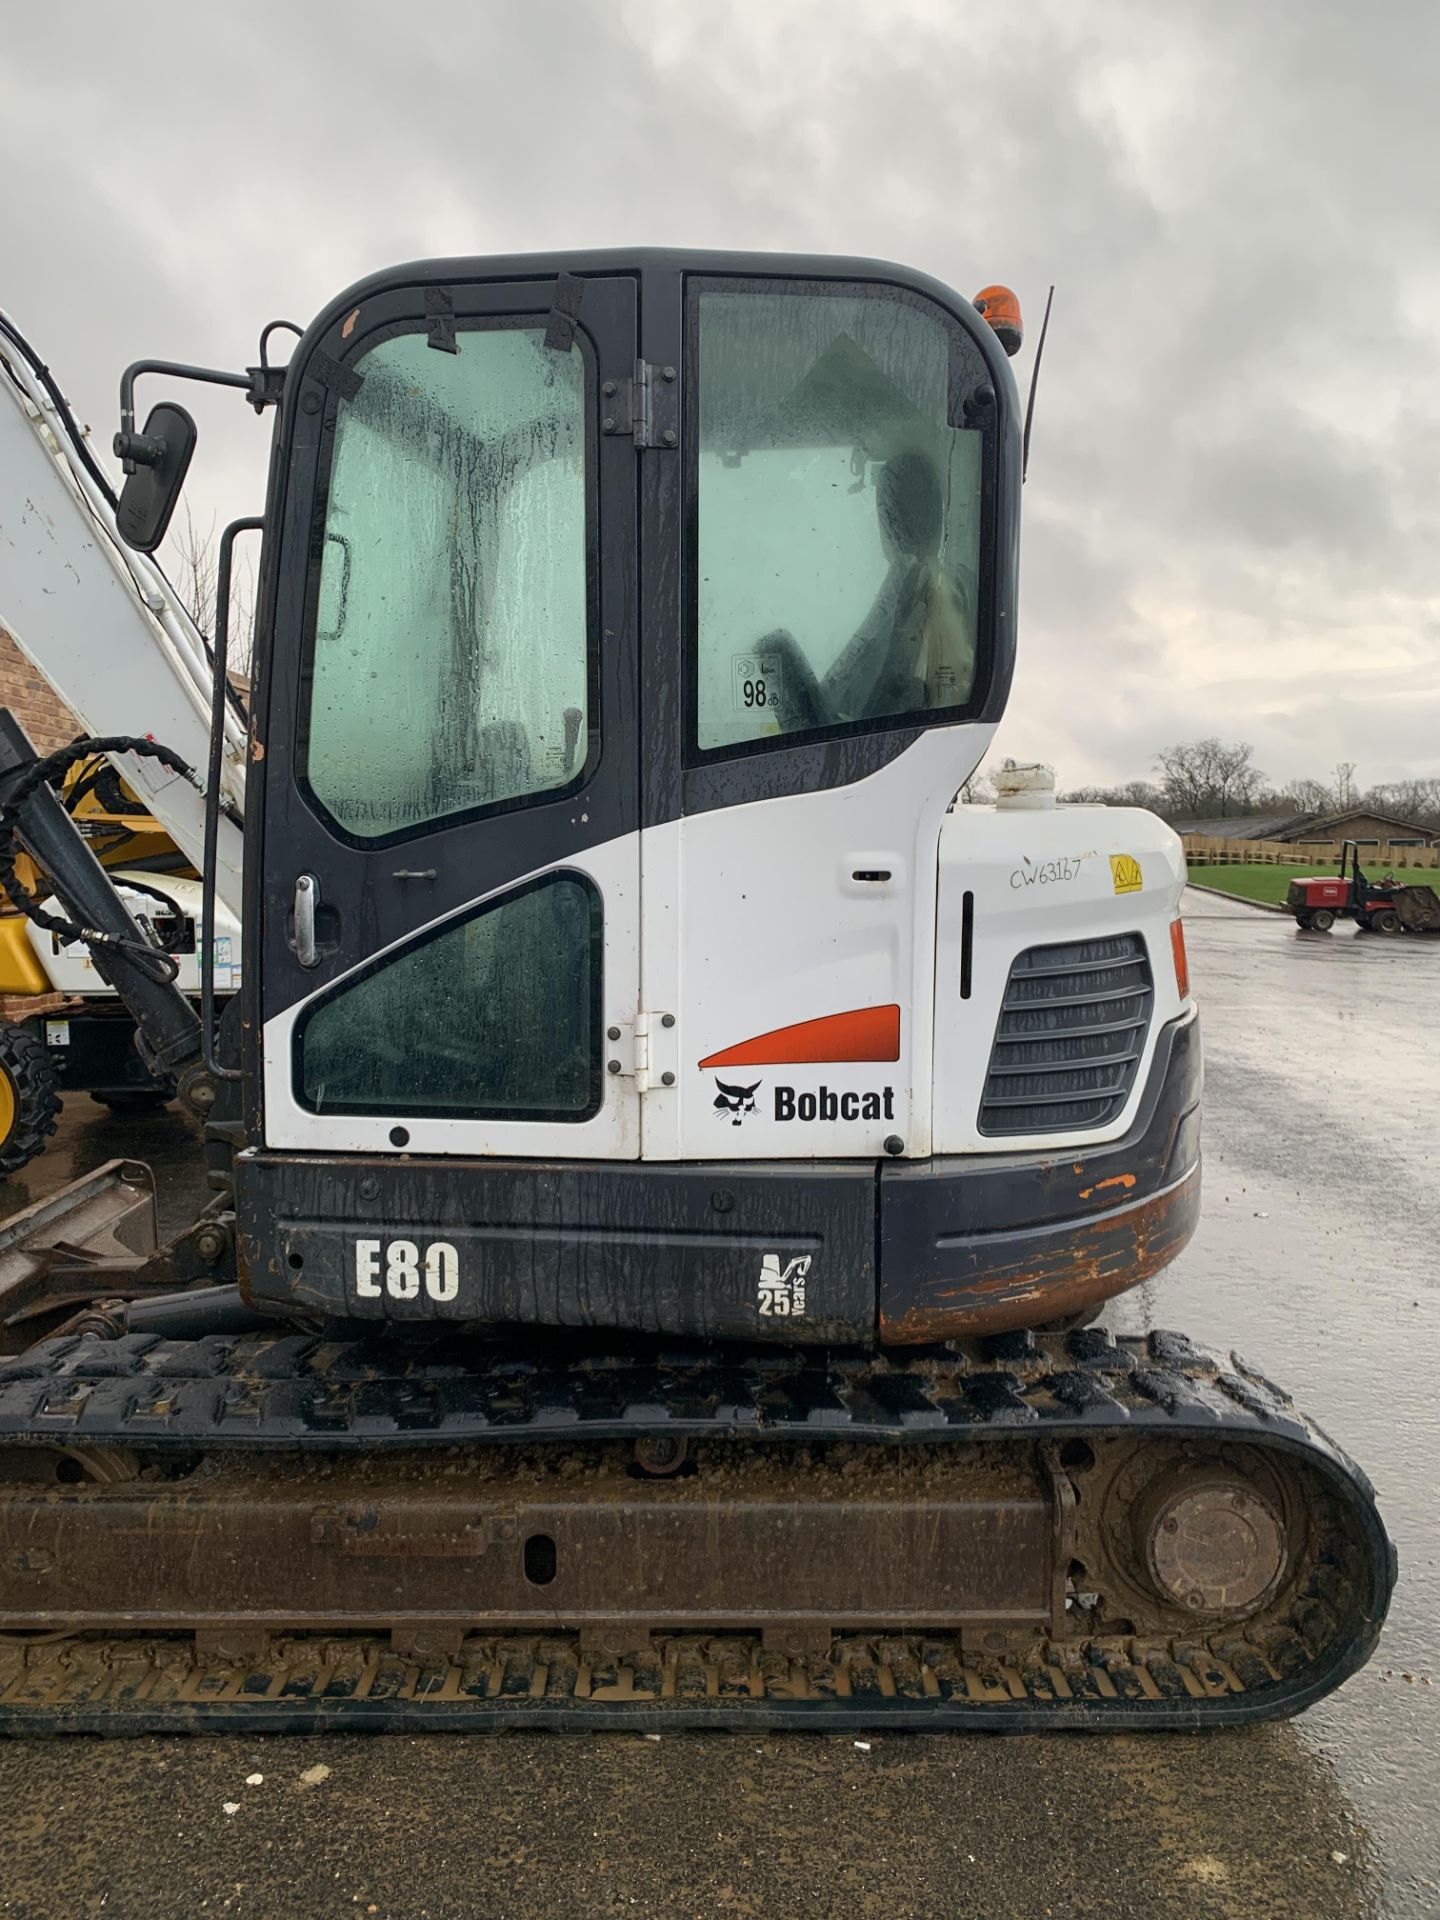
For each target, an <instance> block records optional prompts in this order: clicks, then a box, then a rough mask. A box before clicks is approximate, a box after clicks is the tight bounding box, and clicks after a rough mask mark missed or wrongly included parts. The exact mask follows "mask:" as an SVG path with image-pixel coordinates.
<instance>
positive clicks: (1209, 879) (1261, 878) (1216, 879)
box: [1190, 860, 1335, 906]
mask: <svg viewBox="0 0 1440 1920" xmlns="http://www.w3.org/2000/svg"><path fill="white" fill-rule="evenodd" d="M1334 871H1335V863H1334V861H1333V860H1332V861H1329V862H1328V863H1327V864H1326V865H1324V866H1320V867H1317V866H1303V867H1289V866H1285V867H1261V866H1254V867H1191V869H1190V884H1191V886H1192V887H1216V888H1218V889H1219V891H1220V892H1221V893H1243V894H1244V896H1245V898H1246V899H1247V900H1269V901H1271V902H1272V903H1273V904H1275V905H1277V906H1283V905H1284V904H1285V892H1286V889H1287V888H1288V887H1289V885H1290V882H1291V881H1292V880H1297V879H1299V878H1300V877H1301V876H1302V875H1304V874H1310V873H1334Z"/></svg>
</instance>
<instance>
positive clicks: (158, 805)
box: [0, 346, 246, 914]
mask: <svg viewBox="0 0 1440 1920" xmlns="http://www.w3.org/2000/svg"><path fill="white" fill-rule="evenodd" d="M6 352H7V357H11V361H12V363H11V369H10V371H8V372H7V371H6V369H5V368H4V367H3V366H0V394H3V396H4V398H3V401H0V622H3V624H4V626H5V627H6V628H7V629H8V630H9V632H10V633H11V635H12V636H13V638H14V639H15V642H16V644H17V645H18V646H19V647H20V649H21V650H22V652H23V653H24V654H25V655H26V657H27V658H28V659H29V660H31V661H32V662H33V663H34V665H35V666H36V667H37V668H38V669H39V671H40V672H41V673H43V674H44V676H45V678H46V679H47V680H48V681H49V682H50V684H51V686H53V687H54V689H55V691H56V692H57V693H58V694H59V695H60V697H61V699H62V700H63V701H64V702H65V704H66V705H67V706H68V707H70V708H71V710H72V711H73V712H74V713H76V714H78V716H79V717H80V719H81V721H82V722H83V723H84V725H85V727H86V728H87V729H88V731H90V732H91V733H93V734H97V735H100V734H134V735H139V736H148V737H149V738H151V739H154V740H157V741H159V742H161V743H162V744H163V745H165V746H167V747H172V748H174V750H175V752H176V753H178V754H181V755H182V756H183V757H184V758H185V759H186V760H188V761H189V763H190V764H191V766H193V767H194V768H195V769H196V770H197V772H199V773H200V774H201V775H202V776H203V774H204V771H205V766H206V760H207V756H208V751H209V739H210V685H211V676H210V670H209V664H208V661H207V658H206V652H205V644H204V641H203V640H202V638H201V636H200V633H199V631H198V629H197V628H196V626H195V623H194V621H193V620H192V619H191V618H190V615H189V614H188V613H187V612H186V610H185V608H184V607H183V606H182V605H181V604H180V602H179V599H178V597H177V595H176V594H175V592H174V590H173V588H172V587H171V586H170V584H169V582H168V581H167V580H166V579H165V577H164V575H163V574H162V573H161V572H160V570H159V568H158V567H156V566H154V565H153V564H152V563H151V562H150V561H148V560H147V559H146V558H145V557H144V555H143V554H138V553H134V552H132V551H131V550H130V549H129V548H127V547H125V546H124V545H123V543H122V542H121V540H120V538H119V535H118V534H117V532H116V530H115V517H114V513H113V511H112V509H111V507H110V503H109V502H108V501H107V500H106V498H105V496H104V494H103V493H102V492H101V490H100V489H99V488H98V487H97V486H96V485H95V482H94V480H93V479H92V478H91V476H90V475H89V474H88V473H87V472H86V471H85V470H84V468H83V466H81V464H80V462H79V461H78V460H77V459H75V458H74V457H73V456H72V455H71V453H70V452H69V442H68V439H67V437H66V434H65V432H64V429H63V427H62V426H61V424H60V422H59V420H58V418H57V417H56V414H55V409H54V405H53V403H52V402H51V400H50V398H49V396H48V395H47V394H46V392H45V390H44V388H43V386H42V385H41V384H40V383H39V381H38V380H36V379H35V377H34V375H33V372H32V371H31V369H30V368H29V367H28V366H27V365H26V364H25V362H24V360H23V358H21V357H20V356H19V355H18V354H14V355H13V357H12V354H11V349H9V348H8V346H7V349H6ZM245 752H246V744H245V733H244V728H243V727H242V725H241V723H240V722H239V720H238V719H237V718H236V717H235V715H234V714H233V713H231V714H229V715H228V716H227V722H226V739H225V758H224V762H223V766H222V775H221V778H222V784H223V787H224V791H225V793H226V795H227V796H228V798H229V799H230V800H231V801H232V802H233V803H234V804H235V806H236V807H237V808H239V809H242V810H243V806H244V798H245ZM115 764H116V766H117V767H118V768H119V770H120V772H121V773H122V774H123V776H124V778H125V779H126V780H127V781H128V782H129V784H130V786H131V787H132V788H133V790H134V791H135V792H136V793H137V794H138V795H139V796H140V798H141V799H142V800H143V801H144V802H145V804H146V806H147V807H148V808H149V809H150V811H151V812H152V813H153V814H154V816H155V818H156V819H157V820H158V821H159V822H160V823H161V825H162V826H163V827H164V828H165V830H166V832H167V833H169V835H170V836H171V838H172V839H173V840H174V842H175V844H176V845H177V846H178V847H180V848H181V850H182V851H183V852H184V854H185V857H186V859H187V860H189V861H190V863H191V865H192V866H194V867H195V868H196V869H197V870H198V869H199V867H200V865H201V858H202V839H203V829H204V801H203V800H202V798H201V796H200V794H199V793H197V792H196V790H195V788H194V787H192V786H191V785H190V783H189V782H188V781H186V780H182V779H179V778H177V777H176V776H175V775H174V774H172V773H168V772H166V770H165V769H164V768H163V767H162V766H161V765H160V763H159V762H158V761H155V760H137V759H136V758H134V756H133V755H129V754H121V755H117V756H115ZM240 862H241V836H240V830H239V828H238V827H236V826H234V825H233V824H232V823H231V822H230V821H228V820H225V819H222V820H221V822H220V851H219V863H218V870H217V875H216V892H217V897H218V898H219V900H221V901H222V902H223V903H224V905H225V906H226V907H227V908H228V909H229V910H230V912H231V913H232V914H238V913H239V912H240V902H241V894H240Z"/></svg>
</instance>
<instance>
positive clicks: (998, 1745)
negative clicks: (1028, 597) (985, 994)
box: [0, 891, 1440, 1920]
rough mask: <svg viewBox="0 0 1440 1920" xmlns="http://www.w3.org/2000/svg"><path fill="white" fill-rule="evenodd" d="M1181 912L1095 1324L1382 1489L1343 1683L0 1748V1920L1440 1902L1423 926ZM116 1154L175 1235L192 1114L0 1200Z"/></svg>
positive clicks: (1437, 985) (1430, 965)
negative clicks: (632, 1726) (1264, 1695)
mask: <svg viewBox="0 0 1440 1920" xmlns="http://www.w3.org/2000/svg"><path fill="white" fill-rule="evenodd" d="M1186 905H1187V928H1188V934H1189V944H1190V953H1191V964H1192V975H1193V977H1194V981H1195V985H1196V990H1197V993H1198V995H1199V998H1200V1002H1201V1007H1202V1016H1203V1019H1204V1021H1205V1032H1206V1053H1207V1075H1208V1078H1207V1088H1206V1175H1205V1178H1206V1200H1205V1211H1204V1218H1203V1220H1202V1224H1201V1227H1200V1230H1199V1232H1198V1234H1197V1235H1196V1238H1195V1240H1194V1241H1193V1242H1192V1244H1191V1246H1190V1247H1189V1248H1188V1249H1187V1251H1186V1252H1185V1254H1184V1255H1183V1256H1182V1257H1181V1259H1180V1260H1179V1261H1177V1262H1176V1263H1175V1265H1174V1266H1173V1267H1172V1268H1170V1269H1169V1270H1168V1271H1167V1272H1166V1273H1165V1274H1164V1275H1163V1276H1161V1278H1160V1279H1159V1280H1158V1281H1156V1282H1154V1283H1152V1284H1151V1285H1148V1286H1146V1287H1144V1288H1142V1289H1139V1290H1137V1291H1136V1293H1134V1294H1132V1295H1130V1296H1128V1297H1127V1298H1126V1299H1124V1300H1123V1301H1120V1302H1118V1303H1116V1304H1115V1305H1114V1306H1113V1307H1112V1309H1111V1312H1110V1316H1109V1317H1110V1321H1111V1324H1113V1325H1114V1326H1115V1327H1116V1329H1117V1331H1122V1332H1133V1331H1137V1330H1139V1329H1142V1328H1144V1327H1148V1326H1170V1327H1176V1326H1178V1327H1183V1328H1184V1329H1185V1330H1186V1331H1187V1332H1189V1333H1191V1334H1192V1335H1194V1336H1195V1337H1197V1338H1199V1339H1201V1340H1204V1341H1206V1342H1208V1343H1212V1344H1215V1345H1222V1346H1224V1345H1228V1346H1233V1347H1237V1348H1238V1349H1239V1350H1240V1351H1241V1352H1242V1353H1243V1354H1244V1355H1245V1357H1246V1358H1247V1359H1248V1360H1250V1361H1251V1362H1253V1363H1255V1364H1257V1365H1259V1366H1261V1367H1262V1368H1263V1369H1264V1370H1265V1371H1266V1372H1267V1373H1269V1374H1270V1375H1271V1376H1272V1377H1275V1378H1278V1379H1279V1380H1281V1381H1282V1382H1283V1383H1284V1384H1285V1385H1287V1386H1288V1387H1289V1388H1290V1389H1291V1390H1292V1391H1293V1392H1294V1393H1295V1394H1296V1397H1297V1398H1298V1399H1299V1400H1300V1401H1301V1402H1302V1404H1304V1405H1305V1406H1306V1407H1307V1408H1308V1409H1309V1410H1310V1411H1311V1412H1312V1413H1315V1414H1317V1415H1318V1416H1319V1418H1320V1419H1321V1421H1322V1423H1323V1424H1324V1425H1325V1427H1326V1428H1327V1429H1328V1431H1329V1432H1330V1433H1331V1434H1332V1435H1333V1437H1334V1438H1335V1439H1336V1440H1338V1441H1339V1442H1340V1444H1341V1445H1342V1446H1344V1447H1345V1448H1346V1449H1347V1450H1348V1451H1349V1452H1351V1453H1352V1454H1353V1455H1354V1456H1355V1457H1356V1458H1357V1459H1358V1460H1359V1461H1360V1462H1361V1463H1362V1464H1363V1465H1364V1466H1365V1468H1366V1470H1367V1471H1368V1472H1369V1474H1370V1476H1371V1478H1372V1480H1373V1481H1374V1482H1375V1485H1376V1488H1377V1490H1378V1493H1379V1497H1380V1501H1381V1506H1382V1510H1383V1512H1384V1515H1385V1518H1386V1521H1387V1522H1388V1524H1389V1526H1390V1529H1391V1531H1392V1533H1393V1535H1394V1536H1395V1538H1396V1540H1397V1542H1398V1545H1399V1550H1400V1562H1401V1583H1400V1588H1399V1591H1398V1594H1397V1596H1396V1600H1395V1604H1394V1607H1393V1609H1392V1612H1391V1616H1390V1620H1389V1623H1388V1625H1387V1627H1386V1630H1385V1634H1384V1637H1383V1639H1382V1641H1381V1645H1380V1650H1379V1652H1378V1654H1377V1655H1376V1657H1375V1659H1374V1660H1373V1661H1372V1663H1371V1665H1370V1666H1369V1667H1368V1668H1367V1669H1366V1670H1365V1671H1364V1672H1363V1673H1361V1674H1359V1675H1358V1676H1357V1677H1356V1678H1355V1679H1353V1680H1351V1681H1350V1682H1349V1683H1348V1684H1347V1686H1346V1687H1345V1688H1344V1689H1342V1691H1341V1692H1340V1693H1339V1694H1338V1695H1336V1696H1334V1697H1332V1699H1330V1700H1329V1701H1327V1702H1324V1703H1322V1704H1321V1705H1320V1706H1319V1707H1317V1708H1314V1709H1312V1711H1311V1712H1310V1713H1309V1714H1307V1715H1305V1716H1304V1717H1303V1718H1302V1719H1301V1720H1299V1721H1295V1722H1291V1723H1288V1724H1286V1725H1282V1726H1274V1727H1266V1728H1260V1729H1255V1730H1251V1731H1243V1732H1226V1733H1214V1734H1208V1735H1203V1736H1189V1737H1181V1736H1151V1737H1148V1738H1144V1737H1140V1736H1127V1737H1106V1736H1088V1737H1087V1736H1083V1735H1048V1736H1043V1737H1016V1738H1008V1739H1007V1738H996V1737H993V1736H989V1737H987V1736H981V1735H970V1736H957V1735H931V1736H908V1737H907V1736H890V1737H885V1738H880V1737H876V1738H874V1739H873V1740H871V1741H870V1742H869V1743H868V1750H867V1748H865V1747H862V1746H860V1745H857V1744H856V1742H855V1741H854V1740H853V1739H852V1738H851V1737H849V1736H847V1737H845V1738H839V1737H834V1736H821V1737H814V1736H803V1735H797V1736H779V1737H768V1738H763V1739H762V1738H759V1737H757V1736H751V1737H748V1738H742V1737H727V1736H721V1735H715V1734H709V1735H705V1734H699V1735H674V1736H666V1737H665V1738H664V1739H662V1740H659V1741H654V1740H646V1739H644V1738H643V1737H640V1736H628V1735H627V1736H610V1737H605V1736H593V1735H589V1736H569V1737H566V1736H558V1735H537V1734H523V1733H511V1734H506V1735H503V1736H500V1737H497V1738H493V1739H488V1740H487V1739H476V1738H471V1739H465V1738H459V1737H445V1736H440V1737H433V1738H424V1739H409V1738H401V1739H362V1738H352V1737H344V1738H327V1739H324V1740H308V1741H307V1740H296V1739H273V1740H261V1739H248V1740H221V1739H193V1740H188V1741H187V1740H143V1741H128V1742H118V1741H117V1742H104V1741H91V1740H67V1741H53V1742H24V1743H19V1742H17V1743H13V1744H10V1745H7V1746H3V1747H0V1797H3V1805H4V1807H5V1810H6V1817H5V1820H4V1824H3V1828H0V1835H3V1838H0V1915H14V1916H19V1917H21V1920H52V1916H53V1917H54V1920H60V1917H61V1916H64V1917H65V1920H69V1916H79V1915H91V1914H104V1915H105V1916H107V1920H116V1917H119V1920H131V1916H135V1917H136V1920H142V1917H143V1920H171V1917H172V1916H173V1917H174V1920H196V1917H197V1916H200V1915H207V1916H208V1915H210V1914H217V1915H218V1914H236V1915H241V1914H251V1915H256V1916H262V1917H263V1920H290V1917H291V1916H294V1920H309V1917H310V1916H312V1915H313V1916H321V1915H326V1916H328V1915H353V1914H361V1915H378V1916H382V1917H383V1920H451V1917H452V1916H454V1917H455V1920H460V1917H461V1916H464V1920H500V1916H516V1917H517V1920H529V1916H552V1915H553V1916H565V1917H568V1916H571V1915H576V1916H588V1915H634V1916H637V1920H639V1917H640V1916H645V1917H646V1920H650V1917H655V1920H690V1917H691V1916H696V1917H699V1916H705V1917H706V1920H709V1916H720V1917H721V1920H741V1917H743V1916H761V1915H763V1916H765V1920H791V1917H792V1916H793V1917H794V1920H810V1917H811V1916H814V1917H815V1920H821V1917H822V1916H825V1917H828V1916H832V1915H833V1916H837V1917H838V1916H855V1917H856V1920H909V1917H910V1916H914V1917H915V1920H920V1917H921V1916H925V1917H927V1920H928V1917H930V1916H934V1920H971V1917H972V1916H973V1920H1009V1917H1010V1916H1015V1920H1045V1917H1046V1916H1056V1920H1059V1917H1060V1916H1065V1917H1066V1920H1091V1916H1094V1917H1095V1920H1101V1917H1102V1916H1105V1917H1107V1920H1108V1917H1110V1916H1114V1920H1128V1917H1129V1916H1135V1917H1136V1920H1140V1917H1141V1916H1144V1920H1169V1917H1170V1916H1174V1917H1175V1920H1211V1916H1213V1917H1214V1920H1251V1916H1266V1917H1267V1920H1272V1917H1273V1920H1330V1917H1331V1916H1405V1920H1409V1917H1410V1916H1416V1920H1431V1916H1434V1915H1437V1914H1440V1811H1437V1803H1440V1793H1437V1786H1440V1654H1437V1641H1440V1620H1437V1599H1440V1576H1437V1540H1440V1528H1437V1523H1436V1518H1435V1508H1436V1501H1437V1495H1436V1488H1437V1486H1440V1443H1437V1428H1440V1421H1437V1399H1440V1263H1437V1259H1436V1250H1437V1247H1440V1188H1437V1176H1440V1125H1437V1121H1440V942H1434V943H1424V944H1422V943H1421V942H1419V941H1411V940H1393V941H1392V940H1382V939H1378V938H1369V939H1367V938H1359V937H1356V936H1355V935H1354V934H1353V933H1351V932H1350V931H1348V930H1345V929H1337V930H1336V931H1335V932H1334V933H1332V934H1329V935H1313V934H1311V935H1298V934H1297V933H1296V931H1295V930H1294V928H1293V927H1292V926H1291V924H1290V923H1289V922H1288V921H1287V920H1285V919H1284V918H1282V917H1281V916H1279V915H1270V914H1265V913H1261V912H1259V911H1257V910H1255V909H1252V908H1248V907H1243V906H1232V905H1230V904H1229V903H1228V902H1225V901H1223V900H1221V899H1218V898H1216V897H1214V896H1210V895H1206V894H1201V893H1198V892H1195V891H1192V892H1191V893H1190V894H1189V895H1188V896H1187V902H1186ZM114 1154H126V1155H133V1156H142V1157H145V1158H147V1159H149V1160H151V1161H152V1163H153V1164H154V1165H155V1168H156V1171H157V1175H158V1176H159V1180H160V1191H161V1198H162V1213H163V1215H164V1216H165V1220H166V1221H167V1222H169V1223H174V1224H178V1223H179V1222H180V1221H181V1220H183V1219H184V1218H187V1217H188V1215H189V1212H190V1211H191V1210H192V1209H193V1207H194V1206H195V1205H196V1204H197V1203H198V1202H199V1201H200V1200H201V1199H203V1197H204V1187H203V1181H202V1179H201V1176H200V1174H199V1171H198V1167H197V1165H196V1155H195V1143H194V1139H193V1136H192V1135H191V1134H190V1132H189V1129H188V1127H187V1124H186V1123H185V1121H184V1120H182V1119H181V1118H180V1117H179V1115H178V1114H174V1113H168V1114H165V1115H163V1116H160V1117H159V1118H157V1119H154V1120H151V1121H147V1122H143V1123H140V1124H136V1123H135V1122H133V1121H128V1122H124V1123H122V1122H119V1121H117V1120H113V1119H110V1118H107V1117H105V1116H103V1115H100V1114H99V1111H98V1109H95V1108H94V1107H92V1106H91V1105H90V1103H89V1102H88V1101H85V1100H75V1101H72V1102H70V1103H69V1106H68V1108H67V1112H66V1116H65V1120H64V1122H63V1125H62V1130H61V1135H60V1137H59V1139H58V1140H57V1142H56V1145H55V1147H54V1149H53V1150H52V1151H51V1153H50V1154H48V1155H47V1156H46V1157H45V1159H44V1160H43V1161H41V1162H38V1163H36V1165H35V1166H34V1167H33V1168H31V1169H29V1170H27V1171H28V1175H29V1177H28V1178H27V1179H23V1180H17V1181H14V1182H11V1183H10V1184H9V1185H7V1187H6V1189H5V1196H4V1198H5V1205H6V1207H7V1209H8V1208H9V1207H11V1206H16V1205H22V1204H24V1203H25V1201H26V1200H27V1199H30V1198H35V1197H38V1195H39V1194H40V1193H42V1192H44V1191H48V1190H49V1189H50V1188H51V1187H52V1186H54V1185H58V1184H60V1183H61V1182H62V1181H63V1180H65V1179H68V1178H69V1177H70V1176H71V1174H72V1173H73V1172H75V1171H78V1170H83V1169H84V1168H87V1167H89V1166H93V1165H94V1164H95V1163H96V1162H97V1161H98V1160H100V1159H104V1158H107V1157H109V1156H111V1155H114ZM316 1768H328V1769H329V1771H328V1774H326V1776H325V1777H324V1778H323V1779H321V1778H317V1777H316V1776H315V1773H314V1770H315V1769H316ZM255 1775H259V1776H261V1778H259V1779H258V1780H255V1781H254V1783H253V1784H247V1781H248V1780H249V1779H250V1777H251V1776H255ZM307 1776H308V1777H307Z"/></svg>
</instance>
